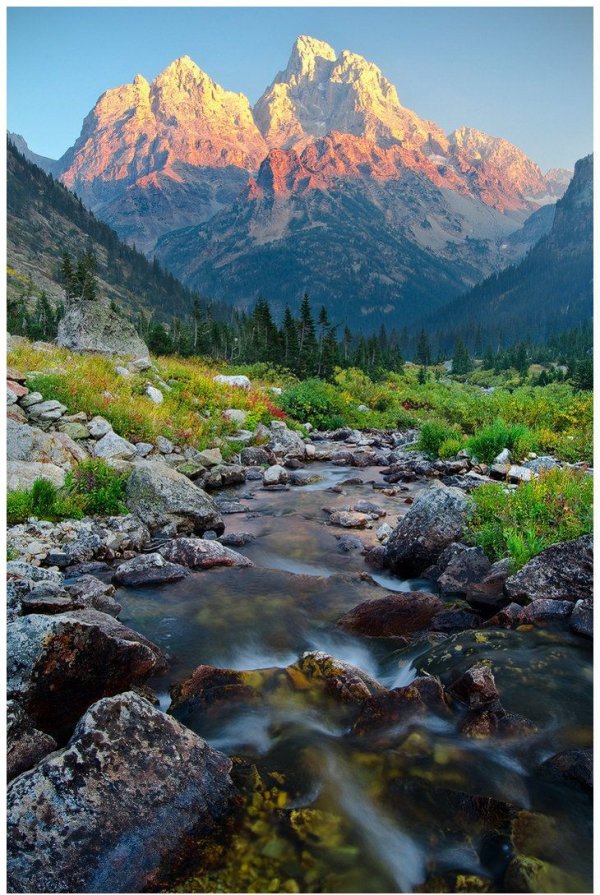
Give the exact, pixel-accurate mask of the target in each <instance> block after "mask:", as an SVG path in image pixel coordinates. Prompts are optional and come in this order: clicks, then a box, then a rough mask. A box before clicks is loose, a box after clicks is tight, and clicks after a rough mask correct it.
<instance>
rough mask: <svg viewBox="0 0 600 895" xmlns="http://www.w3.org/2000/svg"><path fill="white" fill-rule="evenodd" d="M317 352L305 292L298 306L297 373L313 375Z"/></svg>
mask: <svg viewBox="0 0 600 895" xmlns="http://www.w3.org/2000/svg"><path fill="white" fill-rule="evenodd" d="M317 351H318V349H317V338H316V335H315V324H314V320H313V316H312V311H311V308H310V299H309V297H308V295H307V293H306V292H305V293H304V296H303V298H302V302H301V304H300V321H299V323H298V354H299V371H300V372H301V373H302V375H303V376H313V375H314V373H315V370H316V366H317Z"/></svg>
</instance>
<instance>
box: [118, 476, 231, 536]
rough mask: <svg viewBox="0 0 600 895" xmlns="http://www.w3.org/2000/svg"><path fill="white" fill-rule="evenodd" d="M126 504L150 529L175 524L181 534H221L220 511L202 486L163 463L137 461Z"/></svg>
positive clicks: (130, 480) (129, 479)
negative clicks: (210, 532)
mask: <svg viewBox="0 0 600 895" xmlns="http://www.w3.org/2000/svg"><path fill="white" fill-rule="evenodd" d="M125 500H126V504H127V506H128V508H129V509H130V510H131V512H132V513H135V515H136V516H138V517H139V518H140V519H141V520H142V521H143V522H144V523H145V524H146V525H147V526H148V527H149V528H150V530H151V531H157V530H158V529H161V528H165V527H166V526H174V527H175V529H176V530H177V531H178V532H181V533H184V534H185V533H192V532H193V533H195V534H203V533H204V532H205V531H215V532H217V534H221V533H222V532H223V531H224V529H225V526H224V524H223V519H222V517H221V514H220V513H219V510H218V508H217V506H216V504H215V503H214V501H213V500H212V498H210V497H209V496H208V494H206V492H205V491H203V490H202V488H198V486H197V485H195V484H194V483H193V482H191V481H190V480H189V479H188V478H187V477H186V476H184V475H181V473H179V472H177V471H176V470H175V469H171V468H170V467H168V466H166V465H165V464H162V463H160V464H159V463H150V462H147V461H146V462H140V463H139V464H138V465H137V466H136V467H135V468H134V470H133V472H132V473H131V475H130V476H129V478H128V480H127V490H126V498H125Z"/></svg>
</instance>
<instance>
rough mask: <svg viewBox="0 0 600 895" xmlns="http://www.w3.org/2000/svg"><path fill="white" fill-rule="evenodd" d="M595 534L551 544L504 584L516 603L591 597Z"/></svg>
mask: <svg viewBox="0 0 600 895" xmlns="http://www.w3.org/2000/svg"><path fill="white" fill-rule="evenodd" d="M593 567H594V542H593V537H592V535H584V536H583V537H581V538H577V539H576V540H574V541H564V542H563V543H561V544H554V545H553V546H552V547H548V548H547V549H546V550H543V551H542V552H541V553H538V555H537V556H534V557H533V559H530V560H529V562H528V563H526V564H525V565H524V566H523V568H522V569H521V570H520V571H519V572H517V573H516V575H512V576H511V577H510V578H508V580H507V581H506V584H505V585H504V589H505V592H506V594H507V596H508V597H510V599H511V600H512V601H513V602H516V603H522V604H525V603H528V602H530V601H532V600H570V601H571V602H572V603H575V602H577V600H585V599H588V598H591V596H592V591H593V584H594V577H593Z"/></svg>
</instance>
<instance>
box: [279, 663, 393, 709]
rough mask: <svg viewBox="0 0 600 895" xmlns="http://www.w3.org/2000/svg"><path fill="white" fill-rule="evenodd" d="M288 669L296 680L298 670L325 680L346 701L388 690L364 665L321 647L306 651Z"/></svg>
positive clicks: (358, 700) (333, 693) (329, 689)
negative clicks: (320, 648)
mask: <svg viewBox="0 0 600 895" xmlns="http://www.w3.org/2000/svg"><path fill="white" fill-rule="evenodd" d="M287 671H288V674H289V675H291V676H292V679H293V680H295V679H296V678H295V672H296V671H298V672H300V674H302V675H304V676H305V677H307V678H308V680H310V681H314V682H315V683H316V682H319V683H321V684H322V686H323V688H324V690H325V692H326V693H328V694H329V695H330V696H333V697H334V698H335V699H336V700H338V701H340V702H344V703H361V702H362V701H363V700H364V699H368V698H369V697H371V696H373V695H374V694H378V693H384V692H385V687H383V686H382V685H381V684H380V683H379V682H378V681H376V680H375V679H374V678H372V677H371V676H370V675H369V674H367V673H366V672H365V671H363V670H362V669H361V668H357V667H356V666H355V665H351V664H350V663H349V662H344V661H343V660H342V659H336V658H335V657H333V656H330V655H328V654H327V653H324V652H321V651H320V650H315V651H311V652H307V653H304V654H303V655H302V657H301V658H300V659H298V661H297V662H294V664H293V665H290V666H289V667H288V669H287Z"/></svg>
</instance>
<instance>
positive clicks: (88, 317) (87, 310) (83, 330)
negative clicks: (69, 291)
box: [56, 298, 148, 357]
mask: <svg viewBox="0 0 600 895" xmlns="http://www.w3.org/2000/svg"><path fill="white" fill-rule="evenodd" d="M56 341H57V343H58V345H59V346H60V347H61V348H68V349H69V350H70V351H80V352H88V351H90V352H97V353H99V354H108V355H114V354H116V355H120V356H128V357H132V356H133V357H138V356H140V355H147V354H148V349H147V348H146V345H145V344H144V342H143V341H142V339H141V338H140V337H139V335H138V334H137V332H136V331H135V328H134V326H133V324H131V323H130V322H129V320H128V319H127V318H126V317H124V316H123V315H122V314H117V313H116V312H115V311H113V309H112V307H111V305H110V303H109V302H108V301H104V300H102V299H100V298H97V299H95V300H94V301H73V302H71V303H70V304H69V306H68V307H67V310H66V313H65V315H64V317H63V318H62V320H61V321H60V322H59V324H58V335H57V337H56Z"/></svg>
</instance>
